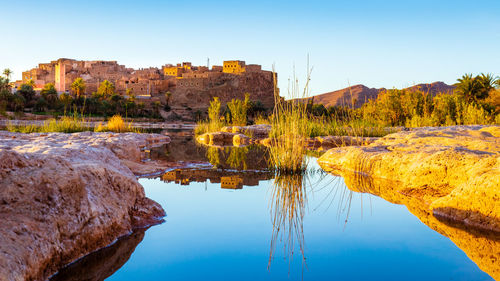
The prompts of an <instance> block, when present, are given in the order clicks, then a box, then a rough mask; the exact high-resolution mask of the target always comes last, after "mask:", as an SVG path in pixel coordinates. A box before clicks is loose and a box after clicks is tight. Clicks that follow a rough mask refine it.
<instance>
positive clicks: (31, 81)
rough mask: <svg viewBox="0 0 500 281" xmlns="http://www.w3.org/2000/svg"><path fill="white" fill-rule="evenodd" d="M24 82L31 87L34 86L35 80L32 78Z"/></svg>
mask: <svg viewBox="0 0 500 281" xmlns="http://www.w3.org/2000/svg"><path fill="white" fill-rule="evenodd" d="M26 84H27V85H30V86H31V87H32V88H35V81H33V79H30V80H28V82H26Z"/></svg>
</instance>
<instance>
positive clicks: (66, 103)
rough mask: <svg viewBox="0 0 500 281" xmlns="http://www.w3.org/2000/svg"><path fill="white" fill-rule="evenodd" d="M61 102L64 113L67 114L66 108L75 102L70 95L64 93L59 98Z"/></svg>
mask: <svg viewBox="0 0 500 281" xmlns="http://www.w3.org/2000/svg"><path fill="white" fill-rule="evenodd" d="M59 100H60V101H61V103H62V104H63V105H64V112H66V108H67V107H68V106H69V105H71V103H72V102H73V98H72V97H71V96H70V95H69V94H68V93H62V94H61V95H60V96H59Z"/></svg>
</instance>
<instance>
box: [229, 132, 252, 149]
mask: <svg viewBox="0 0 500 281" xmlns="http://www.w3.org/2000/svg"><path fill="white" fill-rule="evenodd" d="M248 144H250V138H249V137H247V136H246V135H244V134H235V135H234V136H233V145H234V146H242V145H248Z"/></svg>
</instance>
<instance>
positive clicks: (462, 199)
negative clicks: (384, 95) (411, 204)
mask: <svg viewBox="0 0 500 281" xmlns="http://www.w3.org/2000/svg"><path fill="white" fill-rule="evenodd" d="M499 136H500V127H499V126H486V127H483V126H454V127H443V128H421V129H417V130H413V131H403V132H399V133H395V134H390V135H387V136H385V137H383V138H380V139H379V140H376V141H375V142H373V143H372V144H370V145H368V146H362V147H359V146H351V147H342V148H334V149H331V150H329V151H328V152H327V153H325V154H324V155H323V156H322V157H320V158H319V159H318V163H319V164H320V165H321V166H322V167H323V168H324V169H325V170H329V171H333V172H335V173H338V174H341V175H342V176H345V177H348V176H349V175H350V174H356V173H358V174H359V173H361V174H364V175H367V176H369V177H371V178H373V179H375V180H376V179H386V180H391V181H396V182H399V184H397V185H396V189H395V191H396V192H400V193H403V194H406V195H409V196H412V197H415V198H418V199H419V200H422V201H423V202H425V203H426V204H427V205H428V206H429V209H430V210H433V212H434V213H435V214H438V215H440V216H442V217H446V218H448V219H451V220H455V221H459V222H460V223H463V224H466V225H469V226H475V227H480V228H483V229H487V230H494V231H497V232H500V204H499V203H498V202H499V199H500V139H499Z"/></svg>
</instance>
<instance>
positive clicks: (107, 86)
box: [97, 80, 115, 99]
mask: <svg viewBox="0 0 500 281" xmlns="http://www.w3.org/2000/svg"><path fill="white" fill-rule="evenodd" d="M114 93H115V85H114V84H113V83H111V82H110V81H108V80H104V81H102V82H101V84H100V85H99V88H98V89H97V94H99V95H100V96H102V97H103V98H105V99H106V98H108V97H110V96H112V95H113V94H114Z"/></svg>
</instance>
